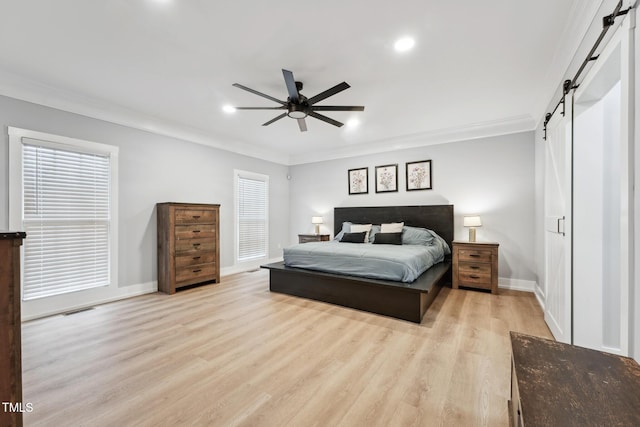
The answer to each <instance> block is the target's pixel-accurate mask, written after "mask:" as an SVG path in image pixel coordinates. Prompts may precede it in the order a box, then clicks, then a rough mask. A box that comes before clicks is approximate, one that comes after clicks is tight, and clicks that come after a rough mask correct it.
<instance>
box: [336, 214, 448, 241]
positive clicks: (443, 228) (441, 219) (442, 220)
mask: <svg viewBox="0 0 640 427" xmlns="http://www.w3.org/2000/svg"><path fill="white" fill-rule="evenodd" d="M345 221H350V222H353V223H354V224H382V223H389V222H404V224H405V225H410V226H412V227H423V228H428V229H429V230H433V231H435V232H436V233H438V235H439V236H440V237H442V238H443V239H444V240H445V241H446V242H447V243H448V244H449V247H451V242H453V205H425V206H369V207H352V208H334V210H333V229H334V235H336V234H338V233H339V232H340V230H342V223H343V222H345Z"/></svg>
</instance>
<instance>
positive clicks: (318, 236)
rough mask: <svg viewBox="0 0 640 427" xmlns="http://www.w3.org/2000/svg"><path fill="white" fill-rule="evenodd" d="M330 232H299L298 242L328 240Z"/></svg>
mask: <svg viewBox="0 0 640 427" xmlns="http://www.w3.org/2000/svg"><path fill="white" fill-rule="evenodd" d="M328 241H329V235H328V234H298V243H309V242H328Z"/></svg>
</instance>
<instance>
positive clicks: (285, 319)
mask: <svg viewBox="0 0 640 427" xmlns="http://www.w3.org/2000/svg"><path fill="white" fill-rule="evenodd" d="M509 330H514V331H518V332H523V333H528V334H532V335H537V336H542V337H548V338H550V337H551V334H550V332H549V330H548V329H547V327H546V325H545V323H544V320H543V315H542V311H541V309H540V307H539V306H538V304H537V302H536V300H535V297H534V296H533V294H530V293H524V292H514V291H501V293H500V294H499V295H491V294H488V293H483V292H478V291H470V290H453V289H450V288H444V289H443V290H442V291H441V292H440V294H439V295H438V297H437V298H436V300H435V301H434V303H433V305H432V306H431V308H430V309H429V310H428V311H427V314H426V315H425V317H424V320H423V321H422V324H420V325H417V324H413V323H410V322H405V321H401V320H395V319H391V318H387V317H383V316H378V315H374V314H370V313H365V312H360V311H356V310H352V309H347V308H343V307H338V306H334V305H330V304H325V303H320V302H315V301H310V300H305V299H301V298H296V297H291V296H287V295H282V294H275V293H270V292H269V286H268V273H267V271H264V270H260V271H257V272H253V273H243V274H238V275H234V276H230V277H226V278H224V279H223V280H222V283H220V284H213V285H207V286H203V287H198V288H193V289H189V290H185V291H182V292H178V293H177V294H175V295H172V296H169V295H164V294H151V295H144V296H141V297H136V298H132V299H129V300H125V301H119V302H115V303H111V304H106V305H102V306H98V307H96V308H95V309H94V310H90V311H85V312H80V313H77V314H73V315H70V316H54V317H50V318H46V319H40V320H35V321H31V322H27V323H25V324H24V325H23V380H24V399H23V400H24V402H30V403H32V405H33V412H31V413H25V414H24V420H25V425H26V426H179V425H206V426H475V425H482V426H507V425H508V418H507V400H508V399H509V393H510V388H509V387H510V377H509V375H510V346H509Z"/></svg>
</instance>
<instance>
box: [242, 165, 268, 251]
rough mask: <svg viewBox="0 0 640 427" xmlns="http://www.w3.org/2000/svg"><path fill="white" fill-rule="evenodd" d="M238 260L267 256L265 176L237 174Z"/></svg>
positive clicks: (266, 185) (266, 186)
mask: <svg viewBox="0 0 640 427" xmlns="http://www.w3.org/2000/svg"><path fill="white" fill-rule="evenodd" d="M237 190H238V194H237V201H238V204H237V207H238V210H237V216H238V218H237V224H238V230H237V231H238V234H237V235H238V261H249V260H252V259H256V258H264V257H266V256H267V232H268V225H269V224H268V197H269V181H268V177H267V176H262V175H257V174H245V173H239V174H238V175H237Z"/></svg>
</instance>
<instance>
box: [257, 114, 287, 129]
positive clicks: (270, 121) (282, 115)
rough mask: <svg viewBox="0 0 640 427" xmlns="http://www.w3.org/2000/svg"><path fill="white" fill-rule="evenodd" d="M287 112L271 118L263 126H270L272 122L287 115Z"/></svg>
mask: <svg viewBox="0 0 640 427" xmlns="http://www.w3.org/2000/svg"><path fill="white" fill-rule="evenodd" d="M286 116H287V113H282V114H280V115H279V116H278V117H274V118H273V119H271V120H269V121H268V122H266V123H263V124H262V126H269V125H270V124H271V123H273V122H275V121H276V120H280V119H281V118H283V117H286Z"/></svg>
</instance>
